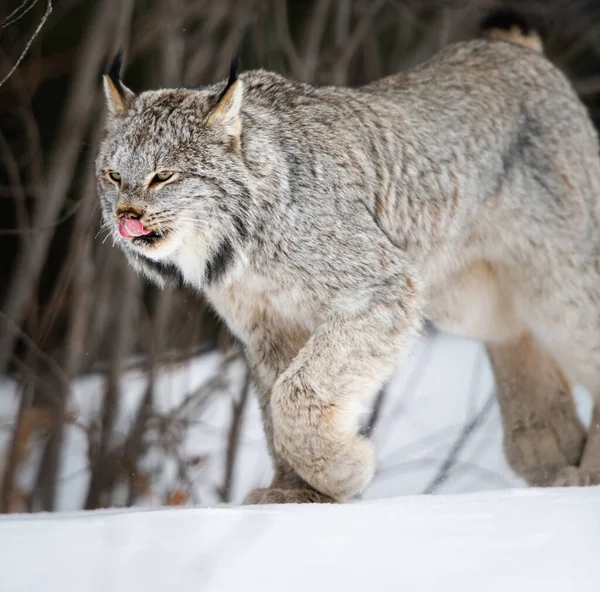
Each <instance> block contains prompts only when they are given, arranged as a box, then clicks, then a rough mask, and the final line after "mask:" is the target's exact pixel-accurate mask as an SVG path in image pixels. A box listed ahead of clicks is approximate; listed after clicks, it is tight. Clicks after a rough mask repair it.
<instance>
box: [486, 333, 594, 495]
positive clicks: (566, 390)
mask: <svg viewBox="0 0 600 592" xmlns="http://www.w3.org/2000/svg"><path fill="white" fill-rule="evenodd" d="M487 348H488V352H489V355H490V359H491V363H492V367H493V370H494V374H495V377H496V384H497V391H498V401H499V404H500V410H501V414H502V421H503V424H504V449H505V453H506V457H507V460H508V462H509V464H510V465H511V467H512V468H513V470H514V471H515V472H516V473H517V474H518V475H520V476H521V477H523V478H524V479H525V481H526V482H527V483H528V484H529V485H533V486H548V485H553V484H555V483H556V480H557V478H558V476H559V475H563V476H564V475H569V474H570V469H571V468H572V467H576V466H577V465H578V464H579V461H580V460H581V457H582V452H583V447H584V444H585V440H586V430H585V428H584V426H583V425H582V423H581V421H580V420H579V417H578V415H577V411H576V408H575V402H574V400H573V396H572V393H571V385H570V384H569V381H568V380H567V379H566V377H565V375H564V373H563V372H562V370H561V369H560V367H559V365H558V364H557V362H556V361H555V360H554V359H553V358H552V357H551V355H550V354H549V353H548V352H547V351H545V350H544V349H543V348H542V347H541V346H540V344H539V343H538V342H537V341H536V340H535V338H534V337H533V335H531V334H529V333H526V334H525V335H523V336H522V337H521V338H519V339H517V340H515V341H513V342H511V343H503V344H495V343H492V344H488V346H487Z"/></svg>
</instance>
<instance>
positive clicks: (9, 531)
mask: <svg viewBox="0 0 600 592" xmlns="http://www.w3.org/2000/svg"><path fill="white" fill-rule="evenodd" d="M0 564H1V566H2V569H1V572H0V578H1V584H0V588H1V589H2V591H3V592H17V591H28V592H30V591H36V592H37V591H44V592H55V591H56V592H71V591H73V592H82V591H98V592H100V591H102V592H105V591H107V592H108V591H110V592H120V591H123V592H153V591H157V592H158V591H160V592H171V591H176V592H187V591H190V592H191V591H192V590H193V591H194V592H255V591H257V592H258V591H260V592H270V591H273V592H275V591H276V592H296V591H298V592H300V591H302V592H307V591H310V592H320V591H322V590H323V591H325V590H327V591H331V592H337V591H338V590H340V591H343V592H352V591H360V592H370V591H371V590H373V591H375V592H385V591H388V590H389V591H390V592H392V591H393V592H404V591H406V592H414V591H418V592H426V591H429V590H431V591H434V590H435V591H436V592H439V591H440V590H442V591H453V590H457V591H460V592H470V591H474V592H475V591H476V592H495V591H498V592H500V591H502V592H506V591H508V590H510V592H520V591H527V592H536V591H538V590H539V591H543V592H552V591H554V590H556V591H560V592H564V591H565V590H577V591H578V592H587V591H590V592H592V591H593V592H597V591H598V590H599V589H600V588H599V586H600V583H599V582H600V580H599V579H598V578H599V575H598V574H599V572H598V567H599V565H600V488H587V489H585V488H582V489H552V490H509V491H501V492H483V493H471V494H453V495H446V496H407V497H403V498H398V499H385V500H381V499H380V500H373V501H363V502H360V503H355V504H351V505H346V506H263V507H215V508H196V509H170V510H131V511H121V510H115V511H96V512H87V513H75V514H45V515H39V514H38V515H33V516H32V515H12V516H6V517H2V518H0Z"/></svg>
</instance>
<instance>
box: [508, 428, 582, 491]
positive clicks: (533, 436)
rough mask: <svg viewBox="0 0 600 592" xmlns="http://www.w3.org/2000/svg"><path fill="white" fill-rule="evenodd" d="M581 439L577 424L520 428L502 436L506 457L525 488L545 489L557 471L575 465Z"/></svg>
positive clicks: (580, 452) (579, 454) (578, 455)
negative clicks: (527, 486)
mask: <svg viewBox="0 0 600 592" xmlns="http://www.w3.org/2000/svg"><path fill="white" fill-rule="evenodd" d="M585 439H586V433H585V429H584V428H583V426H582V425H581V424H580V423H578V422H566V421H563V422H560V423H559V424H558V425H555V424H554V423H548V424H543V425H536V426H527V427H520V428H517V429H515V430H513V431H512V432H511V433H510V434H508V435H507V436H506V441H505V448H506V456H507V458H508V461H509V463H510V465H511V466H512V468H513V469H514V470H515V472H516V473H518V474H519V475H521V476H522V477H523V478H524V479H525V480H526V481H527V483H528V484H529V485H533V486H538V487H539V486H549V485H553V484H554V483H555V480H556V479H557V476H558V473H559V472H560V471H561V469H564V468H568V467H570V466H573V465H577V464H578V463H579V460H580V459H581V454H582V451H583V447H584V444H585Z"/></svg>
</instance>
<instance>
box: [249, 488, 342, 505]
mask: <svg viewBox="0 0 600 592" xmlns="http://www.w3.org/2000/svg"><path fill="white" fill-rule="evenodd" d="M334 503H336V501H335V500H334V499H333V498H331V497H329V496H328V495H324V494H322V493H319V492H318V491H315V490H314V489H255V490H253V491H251V492H250V493H249V494H248V496H247V497H246V499H245V500H244V504H246V505H254V504H334Z"/></svg>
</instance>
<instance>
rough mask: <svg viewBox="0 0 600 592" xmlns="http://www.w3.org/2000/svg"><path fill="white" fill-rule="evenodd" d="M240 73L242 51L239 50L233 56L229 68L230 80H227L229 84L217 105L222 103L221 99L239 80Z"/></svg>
mask: <svg viewBox="0 0 600 592" xmlns="http://www.w3.org/2000/svg"><path fill="white" fill-rule="evenodd" d="M239 72H240V50H239V49H238V51H237V53H236V54H235V55H234V56H233V59H232V60H231V65H230V66H229V78H228V79H227V84H226V85H225V88H224V89H223V91H222V92H221V94H220V95H219V100H218V101H217V103H219V102H220V101H221V99H222V98H223V97H224V96H225V95H226V94H227V91H228V90H229V89H230V88H231V87H232V85H233V84H234V83H235V81H236V80H237V79H238V74H239Z"/></svg>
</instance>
